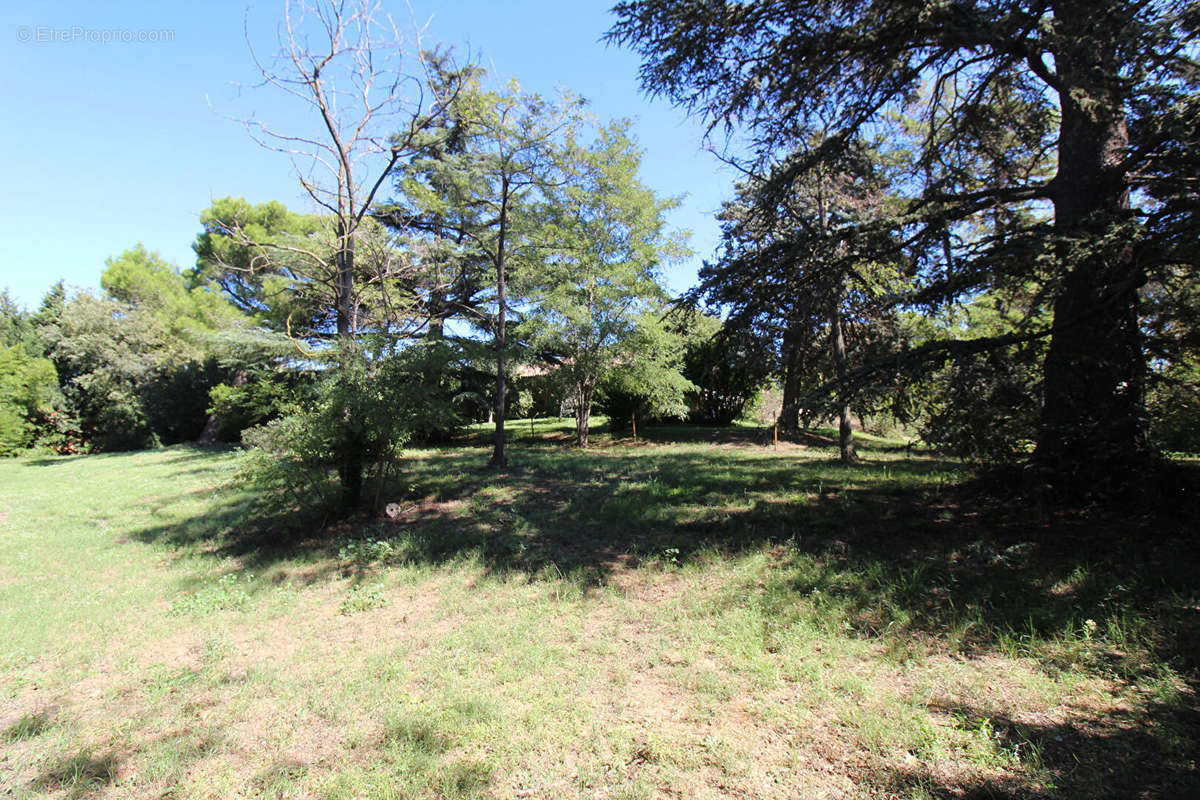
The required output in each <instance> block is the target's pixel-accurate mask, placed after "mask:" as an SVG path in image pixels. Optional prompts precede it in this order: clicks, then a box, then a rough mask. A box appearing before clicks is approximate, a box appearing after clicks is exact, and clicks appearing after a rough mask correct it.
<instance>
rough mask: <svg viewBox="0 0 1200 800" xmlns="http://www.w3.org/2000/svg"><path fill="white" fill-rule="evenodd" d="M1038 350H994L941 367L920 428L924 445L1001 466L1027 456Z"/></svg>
mask: <svg viewBox="0 0 1200 800" xmlns="http://www.w3.org/2000/svg"><path fill="white" fill-rule="evenodd" d="M1037 350H1038V349H1037V348H1026V349H1024V350H1021V349H1018V348H1007V349H1004V350H1000V349H994V350H990V351H988V352H986V353H980V354H977V355H974V356H971V357H968V358H965V359H962V360H959V361H956V362H954V363H952V364H950V365H949V366H947V367H946V368H944V369H942V370H940V371H939V372H938V373H936V374H935V375H934V377H933V378H932V380H931V382H930V383H931V385H930V387H929V389H928V392H929V394H928V395H927V399H926V405H925V408H924V415H923V419H922V423H921V427H920V435H921V439H922V440H923V441H924V442H926V443H927V444H928V445H929V446H931V447H933V448H936V449H938V450H942V451H944V452H947V453H950V454H952V455H955V456H958V457H959V458H963V459H966V460H969V461H977V462H982V463H992V464H1003V463H1009V462H1013V461H1018V460H1020V459H1022V458H1025V457H1026V456H1028V455H1029V452H1030V450H1031V449H1032V447H1033V442H1034V441H1035V439H1036V436H1037V419H1038V411H1039V409H1040V408H1041V402H1040V401H1041V385H1040V377H1041V376H1040V373H1039V370H1038V367H1039V366H1040V362H1039V361H1038V360H1037V359H1036V358H1031V356H1035V355H1037Z"/></svg>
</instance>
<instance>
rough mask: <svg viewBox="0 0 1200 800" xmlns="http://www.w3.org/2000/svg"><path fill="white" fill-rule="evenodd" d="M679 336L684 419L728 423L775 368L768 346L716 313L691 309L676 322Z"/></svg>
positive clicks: (756, 392)
mask: <svg viewBox="0 0 1200 800" xmlns="http://www.w3.org/2000/svg"><path fill="white" fill-rule="evenodd" d="M677 329H678V330H679V332H680V334H681V335H682V336H683V338H684V342H685V344H684V355H683V375H684V377H685V378H687V379H688V380H689V381H691V383H692V384H693V386H695V388H694V389H693V390H691V391H690V392H688V396H687V403H688V418H689V419H690V420H691V421H693V422H696V423H699V424H701V425H730V424H732V423H733V422H734V421H735V420H737V419H739V418H741V416H742V415H743V414H744V413H745V412H746V410H747V409H748V408H749V406H750V404H751V402H752V401H753V400H754V399H755V398H756V397H758V395H759V392H760V391H762V389H763V388H764V387H765V386H766V385H767V383H768V381H769V379H770V377H771V374H772V371H773V366H774V363H773V362H774V360H773V358H772V357H771V354H770V353H769V348H768V347H766V346H764V344H763V342H762V340H761V339H759V338H758V337H756V336H755V335H754V332H752V331H747V330H746V329H745V328H742V327H740V326H737V325H726V324H724V323H722V321H721V319H720V318H719V317H715V316H711V315H709V314H703V313H700V312H698V311H697V312H691V313H687V314H684V315H683V316H682V318H681V319H680V320H679V322H678V324H677Z"/></svg>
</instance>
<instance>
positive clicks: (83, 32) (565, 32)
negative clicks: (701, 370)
mask: <svg viewBox="0 0 1200 800" xmlns="http://www.w3.org/2000/svg"><path fill="white" fill-rule="evenodd" d="M610 5H611V0H602V1H599V2H597V1H595V0H554V1H548V0H531V1H528V2H526V1H523V0H510V2H498V1H497V0H442V2H435V1H434V0H412V1H411V7H412V16H413V17H414V18H415V19H416V20H418V21H419V22H421V23H425V22H427V21H428V27H427V29H426V33H425V40H426V42H427V43H428V42H430V41H441V42H445V43H447V44H454V45H456V47H457V49H458V50H459V51H460V52H461V51H463V50H465V49H466V48H468V47H469V48H470V51H471V52H472V53H478V54H480V55H481V56H482V61H483V63H484V64H485V66H487V67H488V68H489V70H490V71H491V72H492V73H493V76H494V77H498V78H501V79H505V80H506V79H508V78H516V79H518V80H519V81H520V83H521V85H522V88H524V89H527V90H530V91H538V92H545V93H551V92H553V91H554V90H555V89H557V88H565V89H569V90H571V91H573V92H575V93H577V94H580V95H583V96H584V97H587V98H588V99H589V100H591V102H592V110H593V112H594V113H595V114H596V115H597V116H599V117H600V118H602V119H607V118H610V117H630V118H632V119H634V121H635V124H634V131H635V133H636V134H637V136H638V139H639V141H640V143H641V145H642V147H643V148H644V149H645V151H646V152H645V157H644V163H643V168H642V177H643V180H644V181H645V182H646V183H647V184H648V185H650V186H651V187H652V188H654V190H655V191H656V192H658V193H659V194H660V195H686V196H687V197H686V199H685V200H684V205H683V206H682V207H681V208H680V209H678V210H677V211H676V212H675V213H674V215H673V217H672V223H673V224H674V225H675V226H676V227H678V228H681V229H685V230H690V231H692V234H693V237H692V247H693V249H694V250H696V252H697V255H696V257H695V258H694V259H692V260H691V261H690V262H688V263H686V264H683V265H679V266H677V267H675V268H673V269H671V270H670V272H669V273H668V280H669V284H670V287H671V288H672V289H673V290H674V291H682V290H683V289H685V288H687V287H688V286H690V285H691V284H692V283H693V282H694V279H695V272H696V269H697V267H698V266H699V261H700V259H701V258H706V257H708V256H709V255H710V254H711V252H712V250H713V247H714V246H715V244H716V241H717V237H718V231H717V226H716V223H715V221H714V220H713V213H714V212H715V211H716V209H717V208H718V207H719V206H720V202H721V200H722V198H724V197H725V196H726V195H727V194H728V192H729V186H730V182H731V176H730V175H729V174H728V173H726V172H724V171H722V170H721V169H720V168H719V165H718V163H717V161H716V160H715V159H714V158H713V157H712V156H711V155H709V154H707V153H705V152H703V151H702V149H701V146H700V137H701V129H700V127H699V125H698V124H697V123H696V122H694V121H692V120H689V119H686V118H685V116H684V114H683V112H682V111H680V110H678V109H675V108H673V107H671V106H670V105H668V104H667V103H665V102H663V101H653V102H651V101H649V100H648V99H647V98H645V97H644V96H643V95H642V94H641V92H640V90H639V88H638V84H637V76H636V73H637V67H638V62H637V59H636V58H635V57H634V56H633V55H632V54H631V53H629V52H628V51H625V50H621V49H617V48H615V47H610V46H607V45H605V44H602V43H601V42H599V39H600V37H601V35H602V34H603V33H604V32H605V31H606V30H608V28H609V27H610V26H611V24H612V17H611V16H610V14H609V13H608V9H609V7H610ZM383 6H384V9H385V11H387V12H388V13H390V14H391V15H392V16H393V18H394V19H395V20H396V22H397V24H399V25H401V26H406V25H408V24H409V19H410V12H409V4H407V3H405V2H403V0H384V2H383ZM281 17H282V0H280V2H269V3H266V2H259V3H256V4H254V5H252V6H250V7H249V8H247V6H246V4H245V3H244V2H221V0H213V1H212V2H202V3H174V2H161V1H160V2H147V3H135V2H124V3H112V2H108V3H105V2H94V1H93V2H63V3H55V2H42V3H32V2H26V3H12V2H9V3H5V4H4V7H3V9H0V42H2V44H0V69H2V70H3V74H4V75H5V80H4V82H3V89H0V107H3V109H4V111H5V116H6V118H7V120H8V122H7V123H6V124H5V125H3V126H0V152H2V153H3V155H4V159H3V164H4V169H5V171H6V172H7V175H6V181H5V183H6V190H5V191H4V192H3V193H0V234H2V235H0V286H7V287H8V288H9V290H10V291H11V293H12V294H13V295H14V296H15V297H16V299H17V300H18V301H19V302H21V303H23V304H25V305H26V306H31V307H32V306H36V304H37V303H38V301H39V300H40V298H41V296H42V295H43V293H44V292H45V291H46V289H47V288H49V287H50V286H51V285H52V284H53V283H54V282H55V281H57V280H59V279H64V280H66V282H67V283H68V284H69V285H76V286H81V287H95V286H97V285H98V283H99V277H100V273H101V272H102V271H103V269H104V259H105V258H107V257H109V256H114V255H117V254H119V253H121V252H122V251H123V250H125V249H127V248H129V247H132V246H133V245H134V244H136V243H137V242H143V243H144V244H145V245H146V246H147V247H148V248H150V249H151V250H157V251H159V252H160V253H162V254H163V256H164V257H166V258H167V260H169V261H172V262H174V263H175V264H177V265H179V266H182V267H186V266H189V265H190V264H191V263H192V261H193V254H192V251H191V243H192V241H193V240H194V239H195V236H196V234H197V233H198V231H199V215H200V212H201V211H202V210H204V209H205V208H207V207H208V206H209V205H210V203H211V201H212V200H213V199H214V198H217V197H224V196H226V195H235V196H244V197H246V198H248V199H250V200H252V201H254V202H262V201H265V200H271V199H277V200H281V201H283V202H284V203H286V204H287V205H288V206H289V207H294V208H296V209H299V210H309V206H308V204H307V203H306V200H305V198H304V197H303V195H302V191H301V190H300V188H299V186H298V184H297V182H296V179H295V177H294V175H293V173H292V171H291V165H290V164H289V162H288V160H287V158H286V157H284V156H281V155H278V154H275V153H272V152H268V151H264V150H263V149H261V148H259V147H258V146H257V145H256V144H254V143H253V142H252V141H251V140H250V139H249V138H248V136H247V134H246V132H245V130H244V129H243V128H242V127H241V126H239V125H238V124H237V123H235V122H232V121H230V120H229V119H228V117H230V116H233V117H246V116H250V115H251V114H253V115H255V116H257V117H259V118H261V119H263V120H269V121H272V122H274V123H277V124H278V126H279V127H281V128H285V129H286V128H287V127H288V126H289V125H298V126H299V125H305V124H308V123H307V122H304V121H301V120H299V119H297V116H296V115H297V114H298V113H299V111H300V108H299V107H298V106H297V105H296V104H295V102H294V101H291V102H289V100H288V98H286V97H282V96H280V95H279V94H277V93H275V92H271V91H269V90H265V89H264V90H254V91H251V90H245V89H241V90H239V88H238V87H239V84H240V85H248V84H251V83H253V81H254V79H255V76H256V73H255V72H254V67H253V63H252V62H251V60H250V56H249V53H248V51H247V46H246V40H245V35H244V29H243V26H244V23H245V21H246V20H248V21H249V22H248V29H249V33H250V37H251V40H252V41H253V42H254V46H255V49H256V50H257V51H258V52H259V53H260V54H265V53H271V52H273V51H274V50H275V49H276V48H277V44H276V37H275V30H276V24H277V22H278V20H279V19H280V18H281ZM164 32H165V33H164ZM105 36H108V37H109V38H110V39H111V38H116V39H117V40H116V41H108V42H104V41H101V39H102V38H103V37H105ZM139 38H141V39H157V41H138V39H139ZM122 39H124V40H122Z"/></svg>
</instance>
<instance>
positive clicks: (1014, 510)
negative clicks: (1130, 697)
mask: <svg viewBox="0 0 1200 800" xmlns="http://www.w3.org/2000/svg"><path fill="white" fill-rule="evenodd" d="M835 452H836V451H835V450H834V449H832V448H831V453H830V458H828V459H813V458H812V457H811V455H805V456H804V457H798V456H797V457H793V456H791V455H789V454H787V453H775V452H773V451H772V450H770V449H768V448H752V447H719V446H714V447H712V448H711V449H701V448H671V447H658V446H647V447H607V448H600V449H597V450H592V451H577V450H574V449H568V448H563V447H557V446H549V445H530V446H527V447H523V448H521V449H519V450H517V449H514V452H513V455H512V458H513V466H511V467H510V468H509V469H508V470H507V471H506V472H495V471H491V470H487V469H484V468H483V466H482V465H483V462H484V461H485V460H486V454H485V453H483V452H482V451H480V450H478V449H475V448H458V449H451V450H439V451H432V450H431V451H420V450H418V451H413V452H412V453H411V454H410V456H411V457H410V458H409V459H408V460H407V461H406V462H405V465H404V469H403V472H402V474H401V475H400V477H399V478H398V479H397V481H396V483H395V484H394V485H393V486H392V487H390V489H389V490H388V491H387V492H385V494H384V499H385V500H387V501H390V502H394V503H395V504H396V505H397V506H398V507H399V511H398V513H397V514H396V516H395V518H394V519H388V518H384V517H381V516H380V517H363V518H358V519H353V520H348V521H342V522H340V523H337V524H333V525H322V524H321V520H319V519H317V518H302V517H298V518H297V519H295V520H287V521H285V522H286V524H283V525H282V526H281V524H280V522H281V521H280V520H279V519H263V518H259V517H256V516H255V512H254V503H253V498H251V497H250V496H249V495H248V494H246V493H242V494H235V495H231V498H230V499H229V501H228V502H227V503H226V504H225V506H224V507H223V508H222V509H221V510H220V511H219V512H217V513H216V514H204V515H197V516H196V517H194V518H188V519H183V520H178V521H173V522H169V523H164V524H162V525H158V526H151V527H147V528H144V529H142V530H140V531H137V532H136V533H135V534H134V536H135V537H136V538H138V539H139V540H141V541H146V542H158V543H162V544H165V545H168V546H173V547H180V548H186V549H190V550H192V551H199V552H203V553H206V554H210V555H212V556H214V557H217V558H221V559H231V558H232V559H234V561H235V563H236V564H237V566H236V569H238V570H241V571H244V572H254V573H259V572H261V571H262V570H264V568H266V567H268V566H271V565H274V564H277V563H279V562H281V561H284V560H291V561H296V560H299V561H303V562H307V563H310V564H314V565H318V566H319V569H320V570H324V572H323V573H322V574H329V573H330V572H333V571H338V570H340V571H341V572H342V573H343V574H347V575H351V576H353V575H357V576H358V577H360V578H362V577H363V576H364V575H366V574H368V573H369V572H370V571H371V570H373V569H376V568H378V567H379V566H382V565H385V564H397V563H408V564H420V565H427V566H438V565H443V564H446V563H449V562H456V561H460V560H463V559H471V560H473V563H477V564H479V565H480V566H482V568H483V569H484V571H485V572H486V573H488V574H492V575H498V576H505V577H511V576H514V575H520V576H523V577H524V578H525V579H527V580H539V579H541V578H543V577H545V576H549V575H554V576H562V575H574V576H577V578H578V580H580V581H581V582H582V583H583V584H584V589H585V591H586V590H588V587H590V586H592V585H600V584H604V583H606V582H608V581H610V580H611V579H612V578H613V576H614V573H616V572H618V571H622V570H628V569H631V568H636V567H639V566H653V565H658V566H661V567H664V568H665V567H666V566H668V563H669V565H670V566H672V567H673V566H674V565H680V566H685V565H687V564H688V563H689V562H691V561H693V560H698V559H702V558H712V557H714V555H716V556H730V557H732V556H736V555H738V554H740V553H746V552H755V551H763V550H769V551H770V552H772V553H776V554H777V556H776V557H775V558H774V561H773V562H772V569H771V570H770V571H769V573H768V575H767V577H766V578H764V579H762V582H761V583H760V584H758V585H755V586H751V585H746V586H744V587H741V591H740V593H739V592H735V594H737V595H739V596H741V597H747V596H753V595H755V594H756V592H761V594H762V596H763V597H764V601H763V602H764V605H765V608H766V613H768V614H773V615H777V616H778V617H779V618H780V619H781V620H786V619H787V618H788V616H789V615H793V614H795V613H797V612H796V608H797V606H798V599H799V598H805V597H812V596H814V595H816V594H818V593H819V595H820V596H821V598H823V599H822V601H821V602H822V603H823V604H824V605H823V606H822V608H823V609H825V612H827V613H829V614H831V615H834V614H836V615H837V617H836V618H837V619H839V620H844V621H845V624H846V625H847V626H848V627H849V630H850V631H851V632H852V633H853V634H855V635H858V636H861V637H863V638H869V639H877V640H879V641H881V642H883V643H884V644H885V645H886V646H887V647H888V648H893V649H895V650H897V651H902V650H903V649H904V648H906V647H924V648H929V649H933V650H935V651H949V652H953V653H955V654H957V655H958V656H960V657H963V658H972V657H976V656H984V655H988V654H993V653H1002V654H1005V655H1031V656H1033V657H1034V658H1035V660H1036V661H1037V663H1038V664H1039V666H1040V668H1041V669H1043V670H1045V671H1047V672H1048V673H1051V674H1053V673H1054V672H1055V671H1060V672H1067V671H1075V670H1081V671H1083V672H1086V673H1088V674H1091V675H1094V676H1098V677H1101V678H1103V679H1105V680H1113V681H1116V682H1118V683H1123V684H1124V685H1127V686H1132V685H1142V686H1154V685H1156V681H1158V683H1159V684H1161V685H1165V682H1163V681H1160V680H1159V677H1158V673H1159V672H1160V671H1161V670H1163V669H1164V668H1165V669H1169V670H1172V671H1173V674H1174V675H1176V676H1177V677H1178V679H1179V680H1180V681H1182V688H1181V689H1180V690H1179V691H1178V692H1177V693H1176V694H1175V695H1174V696H1173V699H1169V700H1158V701H1152V702H1147V703H1146V704H1144V706H1143V707H1141V709H1140V710H1139V711H1138V712H1137V714H1136V715H1134V716H1131V717H1130V718H1128V719H1121V718H1120V717H1119V716H1113V715H1109V716H1106V717H1104V718H1097V719H1095V720H1090V721H1083V722H1076V723H1072V725H1073V726H1074V727H1071V726H1062V725H1060V726H1057V727H1056V726H1054V725H1046V726H1043V728H1038V726H1030V725H1024V724H1020V723H1018V722H1015V721H1012V720H1009V719H1006V718H1004V717H1003V716H1002V715H999V714H996V713H992V712H991V711H990V710H987V709H972V708H966V707H956V708H949V707H948V708H946V709H942V710H940V712H939V713H946V714H950V715H952V716H954V717H955V718H959V719H961V720H964V723H963V724H975V725H977V724H979V722H980V721H981V720H985V719H986V720H989V723H988V724H989V725H991V726H992V727H993V729H994V730H995V731H996V732H997V735H998V737H999V738H1000V739H1001V740H1002V741H1001V742H1000V744H1001V746H1002V747H1004V748H1008V749H1009V750H1010V751H1011V752H1014V753H1022V752H1033V751H1037V752H1039V753H1040V754H1041V755H1040V758H1041V759H1042V761H1043V763H1044V764H1045V769H1046V770H1048V771H1049V774H1051V775H1052V776H1053V780H1052V781H1051V783H1052V784H1053V785H1052V786H1051V785H1050V784H1047V786H1046V787H1044V788H1037V787H1035V786H1033V785H1031V784H1030V783H1029V782H1028V781H1020V780H1017V779H1013V780H1012V781H1011V782H1009V783H1005V782H1003V781H993V782H991V783H977V784H970V783H964V782H958V783H954V784H953V785H949V784H946V785H943V784H940V783H938V780H939V778H938V777H937V776H936V775H934V774H932V773H929V772H927V771H923V770H922V769H920V768H914V769H909V768H908V767H890V768H889V769H888V770H885V774H881V775H865V776H862V779H863V780H864V781H868V782H870V781H875V782H876V783H877V785H879V786H880V790H881V792H883V793H885V794H886V793H889V792H890V793H894V794H902V793H918V792H920V791H924V792H925V793H926V795H929V796H933V797H951V796H956V797H961V796H967V797H1000V798H1016V797H1036V796H1054V797H1075V796H1078V797H1083V796H1110V797H1117V796H1136V795H1137V794H1138V793H1139V792H1140V791H1142V790H1143V789H1144V788H1146V787H1149V788H1150V789H1152V791H1151V793H1150V794H1149V795H1145V796H1162V797H1171V796H1179V797H1183V796H1200V774H1198V773H1197V770H1196V765H1195V761H1194V757H1185V756H1184V755H1181V753H1186V752H1190V748H1195V747H1197V746H1200V727H1197V715H1196V700H1195V698H1196V691H1197V688H1198V687H1200V681H1198V680H1197V675H1198V674H1200V603H1198V602H1197V589H1196V584H1195V574H1196V569H1197V566H1200V546H1198V543H1197V541H1196V537H1195V534H1194V520H1195V519H1196V518H1197V512H1198V511H1200V508H1197V502H1196V498H1195V497H1190V498H1182V499H1181V500H1180V501H1179V502H1178V503H1176V504H1172V505H1163V506H1159V507H1152V508H1147V507H1141V508H1129V509H1125V510H1120V509H1115V508H1113V507H1111V506H1109V507H1103V508H1101V507H1089V508H1083V509H1079V508H1069V507H1062V506H1057V505H1054V504H1053V502H1052V498H1045V497H1042V498H1036V499H1034V500H1032V501H1031V500H1024V499H1020V498H1004V497H1002V496H997V495H996V494H995V493H989V492H988V491H984V490H983V489H984V488H986V487H982V488H981V487H980V485H979V484H978V483H975V484H972V483H970V482H968V481H965V480H964V479H965V478H966V477H967V474H966V473H965V472H964V471H963V470H962V468H961V467H960V466H958V465H957V464H955V463H953V462H950V461H945V460H937V459H933V458H920V459H897V458H895V457H894V456H893V457H888V458H882V457H876V458H873V457H872V453H871V451H870V450H869V449H865V448H864V456H865V458H864V460H863V462H862V463H860V464H857V465H853V466H846V465H842V464H841V463H839V462H838V461H837V460H836V458H835V456H834V453H835ZM756 580H758V578H756ZM714 601H715V602H720V600H719V598H715V599H714ZM735 601H736V598H734V599H733V600H730V602H735ZM894 655H896V656H897V657H898V658H903V657H904V653H903V652H896V653H894ZM1063 742H1066V743H1067V745H1063V746H1060V744H1061V743H1063ZM1068 745H1069V746H1068ZM1122 770H1124V771H1122ZM1092 776H1100V777H1099V778H1095V779H1094V778H1093V777H1092ZM1139 781H1141V783H1139ZM1139 787H1142V788H1139ZM1126 790H1128V792H1127V791H1126ZM1185 790H1187V791H1185ZM1188 792H1194V794H1191V795H1189V794H1188Z"/></svg>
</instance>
